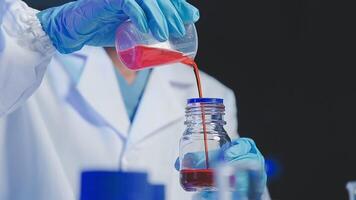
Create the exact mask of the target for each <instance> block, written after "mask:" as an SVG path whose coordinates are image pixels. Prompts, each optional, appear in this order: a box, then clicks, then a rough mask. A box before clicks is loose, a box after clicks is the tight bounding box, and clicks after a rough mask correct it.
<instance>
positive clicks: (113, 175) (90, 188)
mask: <svg viewBox="0 0 356 200" xmlns="http://www.w3.org/2000/svg"><path fill="white" fill-rule="evenodd" d="M81 183H82V186H81V195H80V199H81V200H153V199H155V198H152V197H153V196H154V195H155V194H156V193H157V195H158V197H161V195H162V194H161V193H162V188H161V187H153V186H152V185H150V184H149V183H148V181H147V174H145V173H136V172H117V171H87V172H83V173H82V181H81ZM155 191H156V192H155ZM163 195H164V188H163ZM157 199H158V198H157ZM157 199H155V200H157ZM158 200H159V199H158Z"/></svg>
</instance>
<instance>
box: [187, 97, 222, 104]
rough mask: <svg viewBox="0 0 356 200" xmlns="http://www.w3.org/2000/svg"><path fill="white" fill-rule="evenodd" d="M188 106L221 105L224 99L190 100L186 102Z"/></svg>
mask: <svg viewBox="0 0 356 200" xmlns="http://www.w3.org/2000/svg"><path fill="white" fill-rule="evenodd" d="M187 103H188V104H191V103H214V104H223V103H224V99H220V98H192V99H188V100H187Z"/></svg>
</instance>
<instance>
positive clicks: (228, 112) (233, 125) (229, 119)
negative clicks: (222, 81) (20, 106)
mask: <svg viewBox="0 0 356 200" xmlns="http://www.w3.org/2000/svg"><path fill="white" fill-rule="evenodd" d="M224 104H225V121H226V123H227V124H226V126H225V129H226V132H227V133H228V135H229V136H230V138H231V139H236V138H238V137H239V135H238V130H237V127H238V121H237V105H236V98H235V93H234V92H233V91H232V90H231V89H228V90H227V92H226V94H225V96H224Z"/></svg>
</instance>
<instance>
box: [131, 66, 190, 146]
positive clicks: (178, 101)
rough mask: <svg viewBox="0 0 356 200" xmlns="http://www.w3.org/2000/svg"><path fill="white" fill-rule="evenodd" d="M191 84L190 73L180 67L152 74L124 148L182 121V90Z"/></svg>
mask: <svg viewBox="0 0 356 200" xmlns="http://www.w3.org/2000/svg"><path fill="white" fill-rule="evenodd" d="M194 80H195V79H194V73H193V69H191V68H190V67H187V66H185V65H183V64H170V65H169V66H162V67H159V68H155V69H154V70H153V71H152V73H151V76H150V79H149V81H148V83H147V85H146V89H145V92H144V94H143V96H142V99H141V102H140V105H139V107H138V109H137V112H136V115H135V118H134V121H133V123H132V127H131V131H130V133H129V134H130V137H129V140H128V143H127V148H130V147H131V146H132V145H133V144H135V143H138V142H141V141H143V140H145V139H148V138H149V137H150V136H152V135H154V133H156V132H157V130H159V129H162V128H165V127H166V126H168V125H169V124H171V123H174V122H176V121H178V120H181V119H182V118H184V115H185V104H186V102H185V100H182V96H184V95H182V94H183V93H185V92H186V90H185V89H183V88H186V87H192V86H194V83H195V81H194ZM177 85H178V86H179V87H177Z"/></svg>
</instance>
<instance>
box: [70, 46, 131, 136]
mask: <svg viewBox="0 0 356 200" xmlns="http://www.w3.org/2000/svg"><path fill="white" fill-rule="evenodd" d="M76 54H77V55H81V56H83V57H84V58H85V63H84V67H83V69H82V72H81V74H80V77H79V78H78V80H76V81H75V83H76V84H75V88H76V90H77V91H78V92H79V94H80V95H81V97H82V99H84V100H85V101H86V103H87V104H88V105H90V107H91V108H93V110H94V111H95V113H96V114H97V115H100V117H101V118H102V119H103V120H104V121H105V123H106V124H107V125H109V126H110V127H111V128H114V129H115V130H116V131H117V132H118V133H119V134H120V135H121V136H123V137H127V135H128V132H129V127H130V121H129V118H128V116H127V113H126V109H125V105H124V102H123V98H122V96H121V92H120V88H119V86H118V83H117V80H116V76H115V72H114V68H113V63H112V62H111V60H110V58H109V57H108V55H107V53H106V52H105V50H104V49H102V48H93V47H87V48H85V49H83V50H82V51H80V52H77V53H76ZM98 80H102V81H98Z"/></svg>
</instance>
